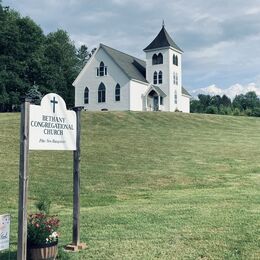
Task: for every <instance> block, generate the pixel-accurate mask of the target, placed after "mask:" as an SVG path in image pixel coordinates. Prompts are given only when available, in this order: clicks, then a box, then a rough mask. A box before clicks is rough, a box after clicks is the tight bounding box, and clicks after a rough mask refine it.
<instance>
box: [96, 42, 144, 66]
mask: <svg viewBox="0 0 260 260" xmlns="http://www.w3.org/2000/svg"><path fill="white" fill-rule="evenodd" d="M100 46H105V47H107V48H110V49H112V50H114V51H117V52H120V53H122V54H124V55H126V56H129V57H131V58H134V59H137V60H140V61H142V62H144V63H146V61H145V60H142V59H139V58H137V57H135V56H132V55H130V54H127V53H125V52H123V51H119V50H117V49H115V48H112V47H110V46H108V45H105V44H103V43H100Z"/></svg>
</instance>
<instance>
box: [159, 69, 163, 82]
mask: <svg viewBox="0 0 260 260" xmlns="http://www.w3.org/2000/svg"><path fill="white" fill-rule="evenodd" d="M162 83H163V80H162V72H161V71H159V74H158V84H162Z"/></svg>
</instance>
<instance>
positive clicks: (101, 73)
mask: <svg viewBox="0 0 260 260" xmlns="http://www.w3.org/2000/svg"><path fill="white" fill-rule="evenodd" d="M106 75H107V66H105V64H104V62H103V61H101V62H100V64H99V67H98V68H97V76H106Z"/></svg>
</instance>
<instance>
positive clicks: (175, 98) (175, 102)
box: [174, 90, 178, 105]
mask: <svg viewBox="0 0 260 260" xmlns="http://www.w3.org/2000/svg"><path fill="white" fill-rule="evenodd" d="M177 102H178V96H177V90H175V91H174V104H175V105H177Z"/></svg>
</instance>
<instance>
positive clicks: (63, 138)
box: [29, 93, 77, 150]
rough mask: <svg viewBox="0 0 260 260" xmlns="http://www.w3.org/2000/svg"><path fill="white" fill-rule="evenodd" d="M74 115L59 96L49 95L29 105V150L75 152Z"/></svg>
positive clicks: (75, 126) (75, 130)
mask: <svg viewBox="0 0 260 260" xmlns="http://www.w3.org/2000/svg"><path fill="white" fill-rule="evenodd" d="M76 128H77V125H76V113H75V112H74V111H70V110H67V108H66V104H65V101H64V100H63V99H62V97H61V96H59V95H57V94H54V93H50V94H47V95H46V96H44V97H43V98H42V101H41V105H40V106H37V105H30V129H29V150H76V132H77V129H76Z"/></svg>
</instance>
